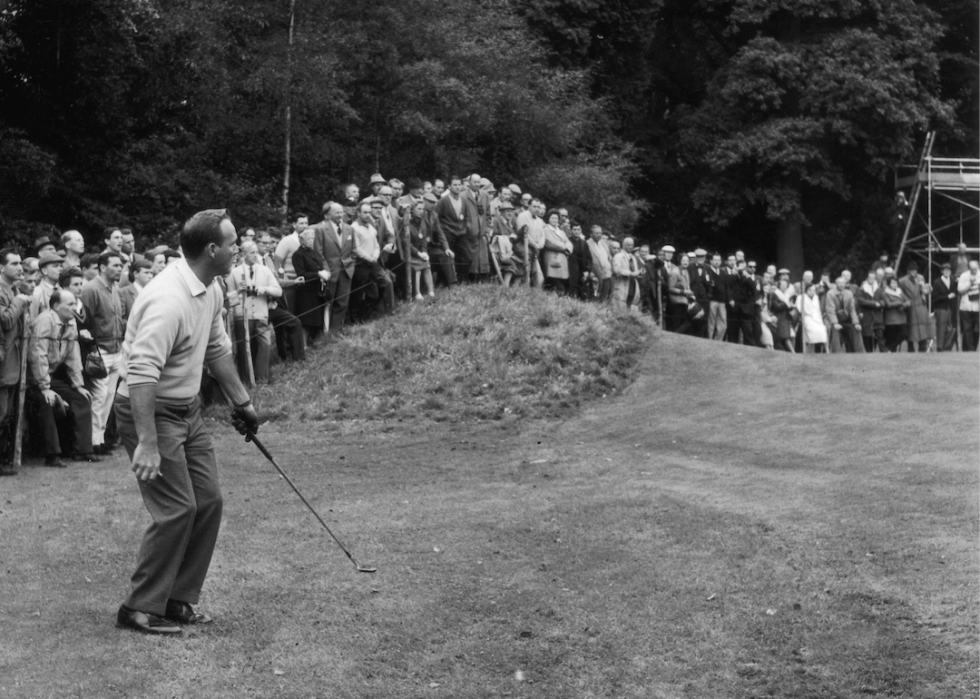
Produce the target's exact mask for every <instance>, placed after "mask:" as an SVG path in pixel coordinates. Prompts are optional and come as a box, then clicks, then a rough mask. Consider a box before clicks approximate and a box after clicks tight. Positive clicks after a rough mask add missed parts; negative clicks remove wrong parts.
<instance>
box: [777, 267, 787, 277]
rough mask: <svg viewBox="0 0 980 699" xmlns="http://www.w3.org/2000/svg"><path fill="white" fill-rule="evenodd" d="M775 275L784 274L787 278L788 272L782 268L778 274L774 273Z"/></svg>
mask: <svg viewBox="0 0 980 699" xmlns="http://www.w3.org/2000/svg"><path fill="white" fill-rule="evenodd" d="M776 274H777V275H780V274H785V275H786V276H789V270H788V269H786V268H785V267H783V268H782V269H781V270H779V271H778V272H776Z"/></svg>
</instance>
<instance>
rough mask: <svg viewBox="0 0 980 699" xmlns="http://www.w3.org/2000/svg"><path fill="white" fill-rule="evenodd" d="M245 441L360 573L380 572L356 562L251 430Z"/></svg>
mask: <svg viewBox="0 0 980 699" xmlns="http://www.w3.org/2000/svg"><path fill="white" fill-rule="evenodd" d="M245 439H246V441H251V442H254V443H255V446H257V447H258V448H259V451H261V452H262V454H263V455H264V456H265V458H267V459H268V460H269V461H270V462H271V463H272V465H273V466H275V467H276V470H277V471H279V475H280V476H282V477H283V478H285V479H286V482H287V483H289V487H290V488H292V489H293V492H295V493H296V494H297V495H299V499H300V500H302V501H303V504H304V505H306V507H307V509H308V510H309V511H310V512H312V513H313V516H314V517H316V518H317V521H318V522H319V523H320V524H322V525H323V528H324V529H326V530H327V534H329V535H330V537H331V538H332V539H333V540H334V541H336V542H337V546H339V547H340V550H341V551H343V552H344V553H345V554H347V558H349V559H350V562H351V563H353V564H354V567H355V568H357V572H358V573H374V572H376V571H377V570H378V569H377V568H369V567H368V566H362V565H360V564H358V562H357V561H356V560H354V557H353V556H352V555H351V553H350V551H348V550H347V549H346V548H345V547H344V545H343V544H342V543H340V539H338V538H337V537H336V536H335V535H334V533H333V532H332V531H330V527H328V526H327V523H326V522H324V521H323V517H321V516H320V515H319V514H317V511H316V510H314V509H313V505H311V504H310V503H309V502H307V501H306V498H304V497H303V494H302V493H301V492H299V488H297V487H296V486H295V485H294V484H293V482H292V481H291V480H290V478H289V476H287V475H286V472H285V471H283V470H282V467H281V466H279V464H277V463H276V460H275V459H273V458H272V454H270V453H269V450H268V449H266V448H265V446H263V444H262V442H260V441H259V438H258V437H256V436H255V434H254V433H253V432H252V431H251V430H249V431H248V434H246V435H245Z"/></svg>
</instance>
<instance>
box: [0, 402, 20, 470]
mask: <svg viewBox="0 0 980 699" xmlns="http://www.w3.org/2000/svg"><path fill="white" fill-rule="evenodd" d="M16 403H17V386H16V385H14V386H0V461H3V460H4V459H6V458H7V456H8V452H9V448H8V447H9V445H10V443H11V439H10V435H12V434H13V433H14V420H16V419H17V418H16V416H15V415H14V407H15V404H16Z"/></svg>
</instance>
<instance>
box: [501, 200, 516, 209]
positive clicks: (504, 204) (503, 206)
mask: <svg viewBox="0 0 980 699" xmlns="http://www.w3.org/2000/svg"><path fill="white" fill-rule="evenodd" d="M513 210H514V205H513V204H511V203H510V202H509V201H503V202H500V208H499V209H498V211H513Z"/></svg>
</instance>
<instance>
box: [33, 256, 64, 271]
mask: <svg viewBox="0 0 980 699" xmlns="http://www.w3.org/2000/svg"><path fill="white" fill-rule="evenodd" d="M64 261H65V258H63V257H62V256H61V255H59V254H58V253H56V252H45V253H43V254H42V255H41V259H39V260H38V261H37V268H38V269H44V268H45V267H46V266H47V265H54V264H58V265H60V264H61V263H63V262H64Z"/></svg>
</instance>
